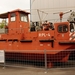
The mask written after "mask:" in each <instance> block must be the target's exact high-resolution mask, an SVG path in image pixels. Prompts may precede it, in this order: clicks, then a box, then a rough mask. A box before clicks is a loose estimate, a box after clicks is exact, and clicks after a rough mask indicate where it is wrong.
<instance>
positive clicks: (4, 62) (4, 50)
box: [4, 50, 6, 68]
mask: <svg viewBox="0 0 75 75" xmlns="http://www.w3.org/2000/svg"><path fill="white" fill-rule="evenodd" d="M5 65H6V62H5V50H4V68H5Z"/></svg>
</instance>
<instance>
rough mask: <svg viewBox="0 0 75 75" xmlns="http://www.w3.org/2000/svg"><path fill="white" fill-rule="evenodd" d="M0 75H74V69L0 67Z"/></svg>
mask: <svg viewBox="0 0 75 75" xmlns="http://www.w3.org/2000/svg"><path fill="white" fill-rule="evenodd" d="M0 75H75V68H70V69H58V68H53V69H48V70H47V71H46V70H45V69H42V68H15V67H5V68H4V67H0Z"/></svg>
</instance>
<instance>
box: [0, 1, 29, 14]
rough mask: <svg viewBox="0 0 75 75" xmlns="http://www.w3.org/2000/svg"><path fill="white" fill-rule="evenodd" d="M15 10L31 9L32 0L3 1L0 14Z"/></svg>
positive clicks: (0, 4)
mask: <svg viewBox="0 0 75 75" xmlns="http://www.w3.org/2000/svg"><path fill="white" fill-rule="evenodd" d="M14 9H23V10H25V9H30V0H1V2H0V13H2V12H7V11H11V10H14Z"/></svg>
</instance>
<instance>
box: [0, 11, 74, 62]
mask: <svg viewBox="0 0 75 75" xmlns="http://www.w3.org/2000/svg"><path fill="white" fill-rule="evenodd" d="M12 13H15V14H16V20H15V21H13V22H11V14H12ZM20 14H24V15H26V16H27V22H23V21H21V18H20ZM28 14H29V13H28V12H25V11H22V10H14V11H11V12H7V13H4V14H0V18H8V27H7V29H8V32H7V33H5V34H0V49H1V50H5V51H6V52H7V53H10V52H15V53H16V52H17V53H18V51H20V52H21V50H22V52H23V51H24V52H25V51H26V54H27V53H30V55H33V56H32V57H30V58H28V57H27V58H25V59H28V60H35V56H36V54H38V57H37V60H38V61H39V60H40V58H43V59H44V50H47V52H46V53H47V60H48V61H50V62H66V61H67V60H68V58H69V55H70V52H71V50H70V51H67V50H68V49H74V48H75V47H74V46H75V41H74V40H73V39H71V40H70V27H69V23H68V22H59V23H54V30H47V31H45V30H41V31H33V32H31V31H30V25H29V19H28ZM59 25H63V26H64V25H67V26H68V30H67V32H65V33H59V32H58V26H59ZM71 35H73V34H71ZM33 50H35V51H33ZM37 50H38V51H37ZM39 51H41V52H40V53H39ZM22 52H21V53H22ZM26 54H23V55H24V56H25V57H26V56H27V55H26ZM58 56H60V57H58ZM8 58H9V57H8ZM40 61H41V60H40Z"/></svg>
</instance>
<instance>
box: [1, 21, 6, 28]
mask: <svg viewBox="0 0 75 75" xmlns="http://www.w3.org/2000/svg"><path fill="white" fill-rule="evenodd" d="M4 27H5V20H2V22H1V23H0V28H1V29H2V28H4Z"/></svg>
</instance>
